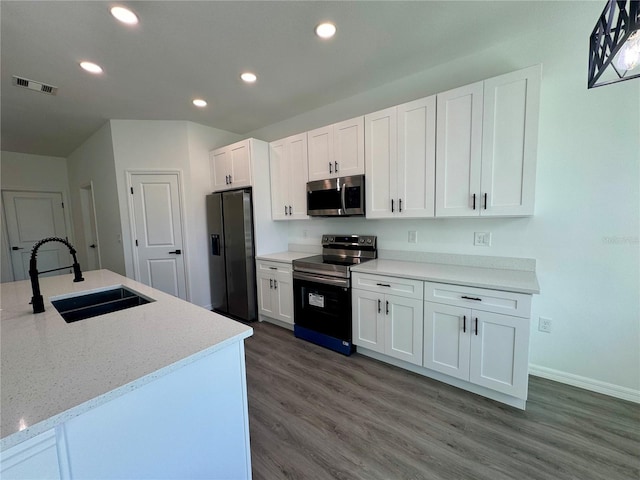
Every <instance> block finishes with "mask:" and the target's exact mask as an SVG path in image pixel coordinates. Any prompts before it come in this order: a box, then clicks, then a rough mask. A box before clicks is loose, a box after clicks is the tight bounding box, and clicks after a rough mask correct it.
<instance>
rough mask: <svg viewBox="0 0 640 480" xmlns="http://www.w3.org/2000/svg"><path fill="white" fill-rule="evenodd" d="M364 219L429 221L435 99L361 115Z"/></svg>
mask: <svg viewBox="0 0 640 480" xmlns="http://www.w3.org/2000/svg"><path fill="white" fill-rule="evenodd" d="M365 139H366V144H365V164H366V171H367V176H366V194H367V218H425V217H433V213H434V208H433V205H434V189H435V143H436V97H435V96H432V97H427V98H423V99H420V100H416V101H413V102H409V103H405V104H403V105H399V106H397V107H392V108H387V109H386V110H381V111H379V112H376V113H372V114H370V115H366V116H365Z"/></svg>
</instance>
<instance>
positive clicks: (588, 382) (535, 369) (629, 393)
mask: <svg viewBox="0 0 640 480" xmlns="http://www.w3.org/2000/svg"><path fill="white" fill-rule="evenodd" d="M529 373H530V374H531V375H535V376H536V377H542V378H547V379H549V380H554V381H556V382H560V383H566V384H567V385H572V386H574V387H578V388H584V389H585V390H590V391H592V392H596V393H602V394H604V395H609V396H610V397H616V398H621V399H622V400H628V401H630V402H634V403H640V390H634V389H632V388H627V387H621V386H619V385H613V384H611V383H606V382H601V381H599V380H594V379H592V378H587V377H581V376H580V375H574V374H572V373H566V372H561V371H559V370H554V369H552V368H547V367H541V366H539V365H531V364H530V365H529Z"/></svg>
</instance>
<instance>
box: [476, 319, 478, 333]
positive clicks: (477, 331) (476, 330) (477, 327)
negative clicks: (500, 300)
mask: <svg viewBox="0 0 640 480" xmlns="http://www.w3.org/2000/svg"><path fill="white" fill-rule="evenodd" d="M477 335H478V317H476V336H477Z"/></svg>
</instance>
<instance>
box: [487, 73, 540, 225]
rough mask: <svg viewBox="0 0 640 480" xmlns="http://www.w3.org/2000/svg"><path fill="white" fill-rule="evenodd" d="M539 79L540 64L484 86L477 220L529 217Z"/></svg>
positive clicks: (533, 190)
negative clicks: (483, 218)
mask: <svg viewBox="0 0 640 480" xmlns="http://www.w3.org/2000/svg"><path fill="white" fill-rule="evenodd" d="M541 75H542V72H541V66H540V65H538V66H535V67H530V68H527V69H524V70H519V71H517V72H513V73H508V74H506V75H501V76H499V77H495V78H492V79H489V80H486V81H485V82H484V114H483V122H482V125H483V139H482V192H481V193H482V206H483V208H482V211H481V215H488V216H491V215H495V216H497V215H533V210H534V201H535V176H536V175H535V172H536V156H537V144H538V116H539V103H540V80H541ZM485 195H486V200H485ZM485 201H486V208H485Z"/></svg>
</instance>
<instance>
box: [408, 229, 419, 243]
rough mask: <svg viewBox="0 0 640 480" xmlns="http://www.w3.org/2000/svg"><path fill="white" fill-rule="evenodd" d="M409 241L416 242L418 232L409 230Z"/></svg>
mask: <svg viewBox="0 0 640 480" xmlns="http://www.w3.org/2000/svg"><path fill="white" fill-rule="evenodd" d="M409 243H418V232H417V231H415V230H409Z"/></svg>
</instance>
